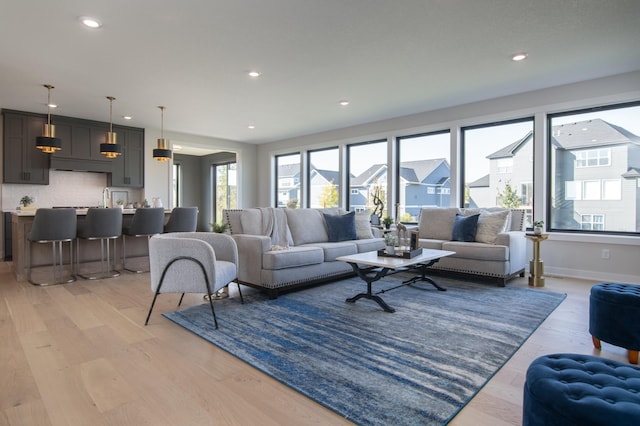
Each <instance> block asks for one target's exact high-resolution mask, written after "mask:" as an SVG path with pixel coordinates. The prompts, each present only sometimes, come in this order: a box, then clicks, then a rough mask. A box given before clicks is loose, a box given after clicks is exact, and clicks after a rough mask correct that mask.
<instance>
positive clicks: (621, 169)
mask: <svg viewBox="0 0 640 426" xmlns="http://www.w3.org/2000/svg"><path fill="white" fill-rule="evenodd" d="M550 126H551V137H552V150H551V159H552V161H551V163H552V165H553V170H552V173H551V176H552V178H551V186H552V188H551V194H552V199H551V212H550V213H551V226H550V228H551V229H561V230H568V231H571V230H575V231H608V232H623V233H628V232H639V231H640V218H639V216H638V209H639V207H640V138H639V137H638V135H640V106H631V107H626V108H617V109H611V110H602V111H597V112H588V113H578V114H572V115H558V116H552V117H551V119H550Z"/></svg>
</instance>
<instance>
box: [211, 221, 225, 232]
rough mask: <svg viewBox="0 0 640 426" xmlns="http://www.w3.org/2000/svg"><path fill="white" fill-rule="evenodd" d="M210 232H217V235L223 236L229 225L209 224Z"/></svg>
mask: <svg viewBox="0 0 640 426" xmlns="http://www.w3.org/2000/svg"><path fill="white" fill-rule="evenodd" d="M209 225H211V230H212V231H213V232H217V233H218V234H224V233H225V232H226V231H227V228H228V227H229V225H228V224H227V223H224V222H223V223H210V224H209Z"/></svg>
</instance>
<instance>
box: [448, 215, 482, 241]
mask: <svg viewBox="0 0 640 426" xmlns="http://www.w3.org/2000/svg"><path fill="white" fill-rule="evenodd" d="M479 217H480V214H474V215H471V216H464V215H461V214H456V219H455V221H454V222H453V232H452V235H451V240H453V241H467V242H472V241H475V239H476V227H477V226H478V218H479Z"/></svg>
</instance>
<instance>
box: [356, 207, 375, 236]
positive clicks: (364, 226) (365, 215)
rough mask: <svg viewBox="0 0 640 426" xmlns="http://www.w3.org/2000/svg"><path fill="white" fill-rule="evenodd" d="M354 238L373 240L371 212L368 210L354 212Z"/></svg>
mask: <svg viewBox="0 0 640 426" xmlns="http://www.w3.org/2000/svg"><path fill="white" fill-rule="evenodd" d="M356 237H357V238H358V239H359V240H366V239H368V238H373V233H372V232H371V212H370V211H369V210H365V211H362V212H356Z"/></svg>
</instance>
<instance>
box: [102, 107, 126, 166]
mask: <svg viewBox="0 0 640 426" xmlns="http://www.w3.org/2000/svg"><path fill="white" fill-rule="evenodd" d="M107 99H109V131H108V132H107V133H105V143H101V144H100V154H102V155H104V156H105V157H107V158H116V157H117V156H119V155H120V154H122V146H121V145H118V135H117V134H116V133H115V132H114V131H113V120H112V105H113V101H115V100H116V98H114V97H113V96H107Z"/></svg>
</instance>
